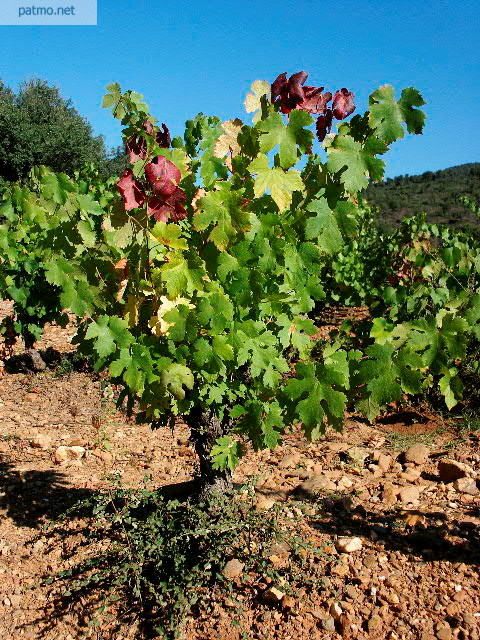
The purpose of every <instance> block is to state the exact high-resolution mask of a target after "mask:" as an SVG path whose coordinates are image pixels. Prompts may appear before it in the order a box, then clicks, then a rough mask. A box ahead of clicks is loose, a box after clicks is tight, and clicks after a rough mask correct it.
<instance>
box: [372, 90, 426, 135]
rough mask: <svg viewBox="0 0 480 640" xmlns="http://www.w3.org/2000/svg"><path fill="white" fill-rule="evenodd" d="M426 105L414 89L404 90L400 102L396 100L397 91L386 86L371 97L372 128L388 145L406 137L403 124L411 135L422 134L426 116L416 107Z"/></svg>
mask: <svg viewBox="0 0 480 640" xmlns="http://www.w3.org/2000/svg"><path fill="white" fill-rule="evenodd" d="M424 104H425V101H424V99H423V98H422V96H421V94H420V92H419V91H417V90H416V89H414V88H413V87H409V88H408V89H404V90H403V91H402V95H401V97H400V100H398V101H397V100H395V89H394V88H393V87H392V86H391V85H389V84H386V85H384V86H383V87H380V88H379V89H377V90H376V91H374V92H373V93H372V94H371V95H370V115H369V124H370V127H371V128H372V129H374V130H375V134H376V135H377V136H378V137H379V138H382V140H385V142H387V143H390V142H394V141H395V140H399V139H400V138H403V137H404V135H405V132H404V129H403V123H405V124H406V125H407V131H408V132H409V133H417V134H419V133H422V130H423V125H424V122H425V118H426V116H425V114H424V112H423V111H421V110H420V109H416V108H415V107H421V106H422V105H424Z"/></svg>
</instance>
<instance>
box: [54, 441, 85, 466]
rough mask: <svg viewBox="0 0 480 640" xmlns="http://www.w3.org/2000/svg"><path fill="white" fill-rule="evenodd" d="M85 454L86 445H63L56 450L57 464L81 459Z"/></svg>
mask: <svg viewBox="0 0 480 640" xmlns="http://www.w3.org/2000/svg"><path fill="white" fill-rule="evenodd" d="M84 455H85V448H84V447H67V446H65V445H61V446H60V447H58V448H57V449H56V450H55V453H54V456H53V457H54V459H55V462H56V463H57V464H65V463H67V462H72V461H75V460H80V459H81V458H83V456H84Z"/></svg>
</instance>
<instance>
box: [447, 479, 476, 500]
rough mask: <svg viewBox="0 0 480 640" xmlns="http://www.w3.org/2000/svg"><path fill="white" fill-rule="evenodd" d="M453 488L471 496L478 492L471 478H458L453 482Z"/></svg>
mask: <svg viewBox="0 0 480 640" xmlns="http://www.w3.org/2000/svg"><path fill="white" fill-rule="evenodd" d="M453 488H454V489H455V490H456V491H459V492H460V493H468V494H469V495H471V496H474V495H476V494H477V493H478V487H477V483H476V482H475V480H474V479H473V478H459V479H458V480H455V482H454V483H453Z"/></svg>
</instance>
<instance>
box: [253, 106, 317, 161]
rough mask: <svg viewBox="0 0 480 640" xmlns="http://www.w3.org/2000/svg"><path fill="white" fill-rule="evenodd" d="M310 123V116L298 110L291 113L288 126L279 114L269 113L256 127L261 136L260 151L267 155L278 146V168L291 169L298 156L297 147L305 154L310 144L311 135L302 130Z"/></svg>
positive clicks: (311, 119)
mask: <svg viewBox="0 0 480 640" xmlns="http://www.w3.org/2000/svg"><path fill="white" fill-rule="evenodd" d="M312 123H313V118H312V117H311V116H310V114H308V113H307V112H306V111H302V110H300V109H295V110H294V111H292V112H291V114H290V120H289V122H288V124H284V122H283V118H282V116H281V115H280V114H279V113H271V114H270V115H269V116H268V118H266V119H265V120H261V121H260V122H259V123H258V124H257V126H256V128H257V129H258V130H259V131H260V134H261V135H260V139H259V142H260V151H262V153H268V152H269V151H271V150H272V149H273V148H274V147H276V146H277V145H279V158H280V166H281V167H283V168H284V169H289V168H290V167H293V165H294V164H296V162H297V160H298V155H299V154H298V150H297V145H298V147H299V148H300V151H302V152H303V153H305V152H306V151H307V149H308V148H309V147H310V146H311V144H312V140H313V133H312V132H311V131H307V130H306V129H304V127H307V126H309V125H311V124H312Z"/></svg>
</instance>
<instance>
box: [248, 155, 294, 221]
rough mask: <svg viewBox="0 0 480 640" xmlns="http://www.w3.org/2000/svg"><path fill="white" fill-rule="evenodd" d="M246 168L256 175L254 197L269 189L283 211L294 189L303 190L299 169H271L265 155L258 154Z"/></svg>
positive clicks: (290, 200)
mask: <svg viewBox="0 0 480 640" xmlns="http://www.w3.org/2000/svg"><path fill="white" fill-rule="evenodd" d="M248 169H249V171H250V172H251V173H253V174H256V176H257V177H256V178H255V183H254V193H255V197H257V198H258V197H259V196H261V195H262V194H264V193H266V192H267V191H269V192H270V195H271V197H272V198H273V200H274V201H275V203H276V205H277V207H278V208H279V210H280V211H285V210H286V209H288V208H289V207H290V204H291V202H292V194H293V192H294V191H301V192H303V190H304V184H303V181H302V177H301V175H300V172H299V171H297V170H295V169H291V170H290V171H284V170H283V169H282V168H281V167H273V169H271V168H270V167H269V165H268V158H267V156H266V155H259V156H258V157H257V158H255V160H254V161H253V162H251V163H250V165H249V166H248Z"/></svg>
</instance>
